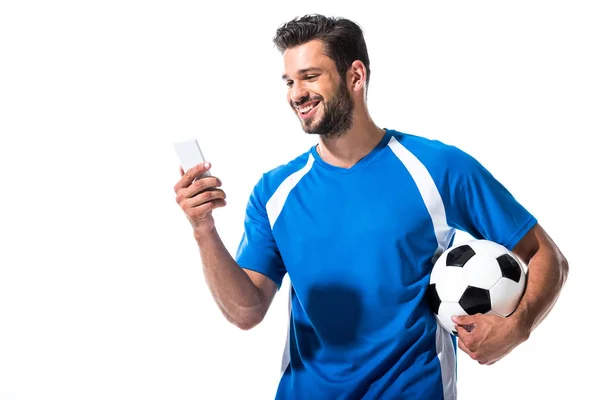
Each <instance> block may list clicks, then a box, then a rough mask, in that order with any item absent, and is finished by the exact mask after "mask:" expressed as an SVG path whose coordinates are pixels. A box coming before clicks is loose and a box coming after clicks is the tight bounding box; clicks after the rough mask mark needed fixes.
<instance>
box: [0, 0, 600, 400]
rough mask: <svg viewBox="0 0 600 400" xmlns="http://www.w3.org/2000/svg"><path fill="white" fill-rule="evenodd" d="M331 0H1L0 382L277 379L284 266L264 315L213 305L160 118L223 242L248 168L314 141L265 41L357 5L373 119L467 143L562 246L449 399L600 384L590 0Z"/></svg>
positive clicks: (175, 384) (50, 389) (75, 394)
mask: <svg viewBox="0 0 600 400" xmlns="http://www.w3.org/2000/svg"><path fill="white" fill-rule="evenodd" d="M336 3H337V4H334V2H328V5H327V6H321V5H317V4H318V3H317V2H311V1H304V2H293V4H292V3H290V4H288V2H278V3H276V2H272V3H267V2H241V1H240V2H238V3H235V4H234V3H231V2H222V1H221V2H210V3H209V4H210V5H209V6H206V5H202V2H196V1H187V2H182V1H169V2H167V1H164V2H156V1H123V0H120V1H102V2H100V1H97V2H90V1H86V2H78V1H71V2H67V1H53V2H41V1H40V2H31V1H4V2H2V3H1V6H0V133H1V142H0V174H1V175H0V182H1V188H2V189H1V192H2V195H1V197H0V199H1V200H0V201H1V207H0V235H1V241H0V399H1V400H8V399H10V400H16V399H19V400H26V399H36V400H38V399H40V400H41V399H43V400H59V399H60V400H82V399H84V400H87V399H90V400H95V399H111V400H116V399H144V400H154V399H181V400H184V399H242V398H243V399H269V398H272V397H273V395H274V393H275V390H276V387H277V383H278V379H279V368H280V361H281V354H282V350H283V346H284V343H285V334H286V328H287V325H286V323H287V321H286V317H287V288H288V282H287V280H286V283H285V284H284V287H283V288H282V291H281V292H280V293H278V295H277V296H276V299H275V302H274V304H273V306H272V308H271V309H270V311H269V313H268V315H267V317H266V319H265V320H264V322H263V323H262V324H261V325H259V326H258V327H257V328H255V329H253V330H251V331H247V332H246V331H240V330H238V329H237V328H235V327H234V326H233V325H230V324H229V323H228V322H226V321H225V319H224V318H223V317H222V316H221V314H220V313H219V311H218V309H217V307H216V305H215V304H214V302H213V300H212V298H211V296H210V294H209V292H208V290H207V287H206V284H205V282H204V277H203V274H202V269H201V266H200V264H199V254H198V250H197V248H196V245H195V242H194V240H193V238H192V235H191V228H190V227H189V224H188V222H187V220H186V219H185V216H184V215H183V213H182V211H181V210H180V209H179V208H178V206H177V204H176V203H175V200H174V192H173V186H174V185H175V183H176V182H177V180H178V179H179V173H178V161H177V159H176V157H175V153H174V151H173V148H172V146H171V142H172V141H173V140H175V139H179V138H186V137H196V138H197V139H198V140H199V141H200V143H201V146H202V148H203V150H204V153H205V155H206V156H207V158H208V159H210V161H212V162H213V164H214V168H213V174H215V175H217V176H219V177H220V178H221V179H222V180H223V182H224V189H225V190H226V192H227V194H228V201H229V204H228V205H227V207H226V208H224V209H220V210H219V211H217V212H216V213H215V217H216V219H217V223H218V228H219V232H220V234H221V236H222V238H223V240H224V242H225V244H226V246H227V247H228V249H229V250H230V251H232V252H234V251H235V249H236V248H237V245H238V241H239V239H240V236H241V234H242V222H243V216H244V208H245V205H246V201H247V198H248V195H249V193H250V190H251V189H252V187H253V185H254V184H255V182H256V180H257V179H258V178H259V177H260V175H261V174H262V173H263V172H265V171H267V170H269V169H271V168H273V167H275V166H277V165H279V164H281V163H285V162H287V161H288V160H290V159H292V158H294V157H295V156H296V155H298V154H300V153H301V152H304V151H306V149H308V147H309V146H310V145H312V144H313V143H315V140H316V137H314V136H309V135H306V134H305V133H303V131H302V130H301V128H300V124H299V122H298V121H297V119H296V117H295V116H294V115H293V113H292V112H291V111H290V110H289V106H288V105H287V103H286V101H285V92H286V87H285V85H284V83H283V82H282V81H281V80H280V75H281V73H282V72H283V63H282V58H281V56H280V54H279V53H277V51H276V50H275V49H274V48H273V45H272V42H271V38H272V36H273V34H274V33H275V29H276V28H277V27H278V26H279V25H280V24H281V23H283V22H284V21H286V20H288V19H290V18H293V17H295V16H298V15H303V14H306V13H314V12H318V13H324V14H326V15H338V16H344V17H348V18H351V19H354V20H356V21H357V22H358V23H359V24H360V25H361V26H362V27H363V28H364V33H365V38H366V40H367V45H368V50H369V54H370V57H371V63H372V81H371V86H370V91H369V107H370V110H371V113H372V116H373V118H374V120H375V121H376V123H378V124H379V126H381V127H388V128H393V129H397V130H400V131H404V132H409V133H413V134H418V135H422V136H426V137H431V138H436V139H440V140H442V141H445V142H447V143H451V144H454V145H457V146H459V147H461V148H463V149H464V150H466V151H468V152H470V153H471V154H472V155H474V156H475V157H476V158H478V159H479V160H480V161H481V162H482V163H483V164H484V165H485V166H486V167H488V169H490V170H491V171H492V173H493V174H494V175H495V176H496V177H497V178H499V179H500V180H501V181H502V182H503V183H504V184H505V185H506V186H507V187H508V188H509V190H510V191H511V192H512V193H513V194H514V195H515V196H516V197H517V199H518V200H520V201H521V202H522V203H523V204H524V205H525V206H526V207H528V208H529V209H530V210H531V211H532V212H533V213H534V214H535V215H536V216H537V217H538V218H539V220H540V222H541V224H542V226H544V227H545V228H546V229H547V230H548V232H549V233H550V234H551V236H552V237H553V238H554V239H555V241H556V242H557V244H558V245H559V246H560V248H561V249H562V250H563V252H564V253H565V255H566V256H567V258H568V259H569V261H570V266H571V273H570V276H569V280H568V282H567V285H566V287H565V288H564V291H563V293H562V297H561V299H560V301H559V302H558V304H557V306H556V307H555V309H554V311H553V312H552V313H551V314H550V316H549V317H548V318H547V319H546V320H545V321H544V322H543V324H542V325H541V326H540V327H539V328H538V329H537V330H536V331H535V332H534V334H533V335H532V336H531V338H530V340H529V341H528V342H526V343H524V344H523V345H521V346H520V347H518V348H517V349H516V350H515V351H513V352H512V353H511V354H510V355H509V356H507V357H506V358H505V359H504V360H502V361H500V362H499V363H497V364H495V365H493V366H487V367H484V366H480V365H479V364H478V363H476V362H474V361H472V360H470V359H469V358H468V357H467V356H465V355H464V354H463V353H460V355H459V360H458V362H459V381H458V384H459V399H461V400H462V399H481V398H486V399H505V398H513V399H527V398H536V399H550V398H557V399H562V398H577V399H592V398H600V389H599V388H598V384H597V378H598V369H597V365H596V362H597V360H598V358H599V356H600V352H599V350H598V328H599V324H598V320H597V312H596V310H597V308H598V307H597V302H598V292H599V289H598V288H599V286H598V285H599V281H600V272H599V271H600V268H599V265H598V258H597V256H596V254H597V253H596V252H597V251H598V240H597V230H598V227H599V226H600V219H599V211H598V209H599V207H598V204H599V203H598V198H597V197H596V195H594V194H593V193H594V191H595V190H596V186H597V185H598V183H599V180H598V173H599V172H600V162H599V161H598V155H597V153H598V150H597V147H595V146H594V145H592V143H593V141H595V140H597V136H598V134H599V133H600V123H599V115H598V114H599V111H600V101H599V98H600V97H599V93H600V79H599V76H600V74H599V71H600V62H599V60H598V54H599V52H598V38H600V28H599V24H598V19H599V17H600V14H599V13H598V11H597V10H596V9H595V8H594V5H593V3H594V2H591V1H590V2H582V1H569V2H552V1H550V2H547V1H544V2H541V1H540V2H536V3H533V2H527V1H525V2H522V1H519V2H517V1H507V2H501V3H497V2H495V3H494V4H493V5H492V4H491V2H489V3H488V2H485V4H483V3H484V2H480V1H468V2H460V3H458V2H439V3H432V2H419V3H418V4H417V3H416V2H413V3H411V4H407V3H399V2H393V3H394V5H393V8H392V2H390V3H389V4H386V5H382V4H377V2H374V1H369V2H355V3H351V2H341V1H340V2H336ZM450 3H452V4H450ZM365 190H372V189H368V188H365ZM374 194H375V195H376V192H375V193H374ZM373 206H376V200H375V201H374V204H373ZM465 238H466V236H463V235H461V236H459V238H458V239H459V240H461V239H465Z"/></svg>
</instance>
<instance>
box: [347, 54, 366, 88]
mask: <svg viewBox="0 0 600 400" xmlns="http://www.w3.org/2000/svg"><path fill="white" fill-rule="evenodd" d="M366 85H367V67H366V66H365V64H364V63H363V62H362V61H359V60H356V61H354V62H353V63H352V64H351V65H350V68H348V89H350V91H353V92H358V91H359V90H361V89H364V88H366Z"/></svg>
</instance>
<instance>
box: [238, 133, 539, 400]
mask: <svg viewBox="0 0 600 400" xmlns="http://www.w3.org/2000/svg"><path fill="white" fill-rule="evenodd" d="M536 222H537V221H536V219H535V218H534V216H532V215H531V214H530V213H529V212H528V211H527V210H526V209H525V208H524V207H523V206H522V205H521V204H519V203H518V202H517V201H516V200H515V198H514V197H513V196H512V195H511V194H510V193H509V192H508V191H507V189H506V188H505V187H504V186H502V185H501V184H500V183H499V182H498V181H497V180H496V179H495V178H494V177H493V176H492V175H491V174H490V172H489V171H487V170H486V169H485V168H484V167H483V166H482V165H481V164H480V163H479V162H477V161H476V160H475V159H474V158H473V157H471V156H470V155H468V154H467V153H465V152H464V151H461V150H460V149H458V148H456V147H453V146H450V145H447V144H444V143H442V142H439V141H435V140H431V139H426V138H423V137H419V136H415V135H409V134H405V133H401V132H398V131H394V130H389V129H387V130H386V133H385V136H384V137H383V139H382V140H381V142H380V143H379V144H378V145H377V146H376V147H375V148H374V149H373V150H372V151H371V152H370V153H369V154H368V155H367V156H365V157H364V158H363V159H361V160H360V161H359V162H358V163H356V164H355V165H354V166H352V167H351V168H348V169H346V168H341V167H336V166H333V165H331V164H328V163H326V162H324V161H323V160H322V159H321V157H320V156H319V154H318V153H317V151H316V146H313V147H312V148H310V150H309V151H307V152H306V153H304V154H302V155H301V156H299V157H297V158H296V159H295V160H293V161H291V162H289V163H288V164H286V165H282V166H280V167H278V168H276V169H274V170H272V171H269V172H268V173H266V174H264V175H263V176H262V178H261V179H260V181H259V182H258V183H257V184H256V186H255V187H254V190H253V192H252V194H251V195H250V199H249V202H248V206H247V211H246V217H245V222H244V228H245V230H244V235H243V237H242V240H241V242H240V245H239V248H238V251H237V254H236V259H237V262H238V264H239V265H240V266H241V267H243V268H247V269H250V270H254V271H257V272H259V273H261V274H264V275H266V276H267V277H269V278H270V279H272V280H273V281H274V282H275V283H276V284H277V285H278V286H280V285H281V282H282V279H283V277H284V276H285V274H288V275H289V279H290V283H291V285H290V288H291V290H290V292H291V293H290V320H289V336H288V340H287V345H286V351H285V354H284V363H283V369H282V376H281V381H280V384H279V388H278V391H277V398H278V399H310V400H318V399H420V400H429V399H432V400H433V399H444V400H450V399H455V398H456V342H455V339H454V337H452V336H451V335H450V334H449V333H447V332H446V331H444V330H443V329H442V328H441V326H439V325H438V323H437V321H436V319H435V317H434V315H433V314H432V313H431V311H430V309H429V308H428V305H427V302H426V297H425V295H426V289H427V286H428V283H429V276H430V272H431V269H432V267H433V263H434V261H435V260H436V259H437V257H438V256H439V255H440V254H441V253H442V252H443V251H444V250H445V249H447V248H448V247H450V246H451V245H452V241H453V239H454V234H455V231H456V229H460V230H463V231H465V232H467V233H469V234H471V235H472V236H473V237H475V238H478V239H484V238H485V239H488V240H492V241H494V242H497V243H500V244H502V245H504V246H506V247H507V248H509V249H512V248H513V247H514V246H515V244H516V243H517V242H518V241H519V240H520V239H521V238H522V237H523V236H524V235H525V233H527V231H529V230H530V229H531V228H532V227H533V226H534V225H535V223H536Z"/></svg>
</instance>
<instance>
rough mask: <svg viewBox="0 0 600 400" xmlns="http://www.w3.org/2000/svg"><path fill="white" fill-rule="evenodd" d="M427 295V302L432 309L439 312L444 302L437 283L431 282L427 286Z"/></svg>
mask: <svg viewBox="0 0 600 400" xmlns="http://www.w3.org/2000/svg"><path fill="white" fill-rule="evenodd" d="M426 297H427V304H429V307H430V308H431V311H433V312H434V313H435V314H437V313H438V311H439V309H440V304H442V300H440V296H439V295H438V292H437V290H436V288H435V283H432V284H430V285H429V287H428V288H427V294H426Z"/></svg>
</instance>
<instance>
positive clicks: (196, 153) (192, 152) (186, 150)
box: [173, 139, 211, 180]
mask: <svg viewBox="0 0 600 400" xmlns="http://www.w3.org/2000/svg"><path fill="white" fill-rule="evenodd" d="M173 146H174V147H175V152H176V153H177V157H179V163H180V164H181V167H182V168H183V172H187V170H188V169H190V168H192V167H195V166H196V165H198V164H202V163H203V162H204V161H205V160H204V155H203V154H202V150H200V145H198V141H197V140H196V139H186V140H180V141H177V142H174V143H173ZM207 176H211V174H210V172H209V171H206V172H204V173H203V174H202V175H200V176H199V177H197V178H196V179H194V180H197V179H200V178H204V177H207Z"/></svg>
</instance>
